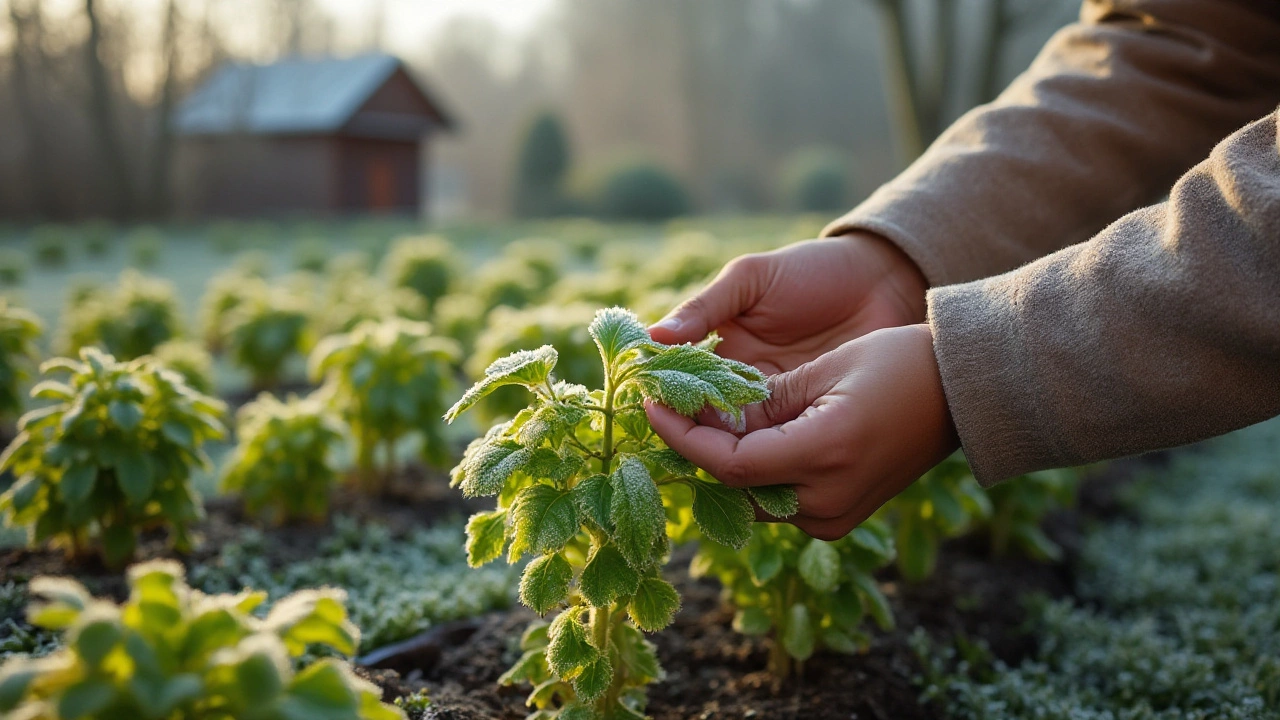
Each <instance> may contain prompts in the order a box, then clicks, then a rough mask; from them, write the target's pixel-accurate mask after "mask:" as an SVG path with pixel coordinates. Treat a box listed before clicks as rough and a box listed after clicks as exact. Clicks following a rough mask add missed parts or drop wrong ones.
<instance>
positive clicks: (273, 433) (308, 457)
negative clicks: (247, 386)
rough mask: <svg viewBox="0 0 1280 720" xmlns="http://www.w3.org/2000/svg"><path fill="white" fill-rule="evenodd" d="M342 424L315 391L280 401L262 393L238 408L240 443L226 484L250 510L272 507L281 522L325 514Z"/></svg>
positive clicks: (225, 488)
mask: <svg viewBox="0 0 1280 720" xmlns="http://www.w3.org/2000/svg"><path fill="white" fill-rule="evenodd" d="M343 429H344V428H343V426H342V423H341V422H340V421H339V420H338V417H337V414H336V413H334V412H333V411H332V410H330V409H329V408H328V407H326V405H325V403H324V402H322V401H321V399H320V398H318V397H316V396H314V395H312V396H309V397H307V398H304V399H299V398H298V397H297V396H293V395H291V396H290V397H289V398H288V400H286V401H284V402H281V401H280V400H278V399H276V397H275V396H274V395H271V394H270V393H262V394H261V395H259V396H258V399H257V400H255V401H253V402H251V403H248V404H247V405H245V406H244V407H242V408H240V411H239V412H238V413H236V435H237V437H238V443H237V444H236V449H235V452H234V454H232V456H231V458H230V460H228V461H227V464H226V465H225V466H223V472H222V485H221V487H222V490H223V491H224V492H237V493H240V495H241V497H242V498H243V499H244V504H245V507H246V508H247V509H248V510H249V512H252V513H258V512H261V511H263V510H266V509H270V510H271V511H272V513H273V515H274V518H275V520H276V521H277V522H284V521H286V520H295V519H301V518H309V519H321V518H323V517H324V516H325V514H326V513H328V511H329V494H330V491H331V490H332V488H333V485H334V484H335V483H336V482H337V478H338V474H337V472H336V471H335V470H334V466H333V453H334V450H335V449H336V448H337V446H338V444H339V443H341V442H342V439H343Z"/></svg>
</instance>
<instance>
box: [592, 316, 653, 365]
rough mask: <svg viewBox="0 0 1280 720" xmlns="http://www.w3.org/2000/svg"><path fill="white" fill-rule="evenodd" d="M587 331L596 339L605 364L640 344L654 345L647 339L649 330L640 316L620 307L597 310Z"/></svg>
mask: <svg viewBox="0 0 1280 720" xmlns="http://www.w3.org/2000/svg"><path fill="white" fill-rule="evenodd" d="M587 332H589V333H591V339H592V340H595V341H596V347H597V348H599V349H600V357H601V358H602V359H603V360H604V362H605V365H611V364H612V363H613V362H614V361H615V360H616V359H617V358H618V356H619V355H621V354H623V353H625V352H627V351H628V350H631V349H633V348H636V347H639V346H640V345H646V344H648V345H656V343H654V342H653V341H652V340H650V339H649V331H648V330H647V329H645V326H644V323H642V322H640V318H638V317H636V314H635V313H633V312H631V311H630V310H626V309H624V308H620V307H611V308H606V309H604V310H600V311H599V312H597V313H596V317H595V319H594V320H592V321H591V325H590V326H589V327H588V328H587Z"/></svg>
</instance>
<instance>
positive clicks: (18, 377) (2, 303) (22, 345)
mask: <svg viewBox="0 0 1280 720" xmlns="http://www.w3.org/2000/svg"><path fill="white" fill-rule="evenodd" d="M43 330H44V326H43V324H42V323H41V322H40V318H38V317H36V316H35V314H34V313H31V312H28V311H26V310H23V309H22V308H19V307H15V306H13V305H10V304H9V301H8V300H5V299H4V298H0V417H4V418H5V419H6V420H9V419H12V418H14V417H16V416H17V415H18V414H20V413H21V412H22V383H24V382H26V380H27V379H28V378H29V377H30V376H31V366H32V365H33V364H34V363H35V360H36V357H37V351H36V347H35V340H36V338H38V337H40V333H41V332H42V331H43Z"/></svg>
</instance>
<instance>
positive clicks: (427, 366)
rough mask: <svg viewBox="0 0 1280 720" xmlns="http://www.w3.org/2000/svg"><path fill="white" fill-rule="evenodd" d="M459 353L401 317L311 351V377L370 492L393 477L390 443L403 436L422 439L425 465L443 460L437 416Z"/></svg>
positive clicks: (363, 326) (421, 325)
mask: <svg viewBox="0 0 1280 720" xmlns="http://www.w3.org/2000/svg"><path fill="white" fill-rule="evenodd" d="M458 353H459V351H458V346H457V344H456V343H454V342H453V341H452V340H449V339H447V338H441V337H436V336H434V335H433V334H432V333H431V326H430V325H428V324H427V323H422V322H414V321H411V320H403V319H400V318H390V319H388V320H383V321H382V322H375V321H365V322H363V323H361V324H360V325H358V326H357V327H356V329H355V330H353V331H351V332H349V333H346V334H343V335H331V336H329V337H327V338H325V339H324V340H322V341H321V342H320V344H319V345H317V346H316V349H315V351H314V352H312V354H311V360H310V366H311V368H310V369H311V376H312V378H314V379H316V380H320V379H323V380H324V381H325V386H326V387H325V390H324V392H326V393H328V394H329V397H330V399H331V402H332V403H333V406H334V407H336V408H338V410H339V412H340V413H341V414H342V416H343V419H344V420H346V422H347V424H348V425H350V426H351V431H352V433H353V434H354V436H355V438H356V465H357V467H358V469H359V471H360V475H361V478H362V479H363V481H364V483H365V487H366V489H367V490H369V491H370V492H380V491H381V490H382V489H383V487H384V485H385V482H386V480H387V479H388V478H389V477H390V476H391V475H392V474H393V473H394V471H395V448H396V444H397V442H399V440H400V439H401V438H404V437H405V436H407V435H411V434H416V435H418V436H419V437H420V438H421V440H422V453H423V455H424V457H425V458H426V459H427V460H428V462H431V463H433V464H436V465H444V464H445V463H447V462H448V445H447V444H446V442H445V440H444V438H443V437H442V436H441V430H442V429H443V424H442V423H441V422H440V415H441V414H442V412H443V410H444V403H445V400H444V398H445V397H446V396H447V394H448V393H449V392H450V390H451V389H452V388H453V366H454V364H455V363H456V362H457V359H458ZM380 447H381V448H383V450H384V452H385V455H384V457H385V460H384V461H383V464H382V467H381V469H379V468H378V467H377V461H376V459H375V455H376V450H377V449H378V448H380Z"/></svg>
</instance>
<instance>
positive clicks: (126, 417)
mask: <svg viewBox="0 0 1280 720" xmlns="http://www.w3.org/2000/svg"><path fill="white" fill-rule="evenodd" d="M107 414H108V415H110V416H111V419H112V420H113V421H114V422H115V424H116V425H117V426H118V427H119V428H120V429H121V430H124V431H125V432H126V433H131V432H133V431H134V430H136V429H137V427H138V425H139V424H141V423H142V418H143V413H142V408H141V407H139V406H138V405H137V403H132V402H128V401H126V400H112V401H111V403H110V404H109V405H107Z"/></svg>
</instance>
